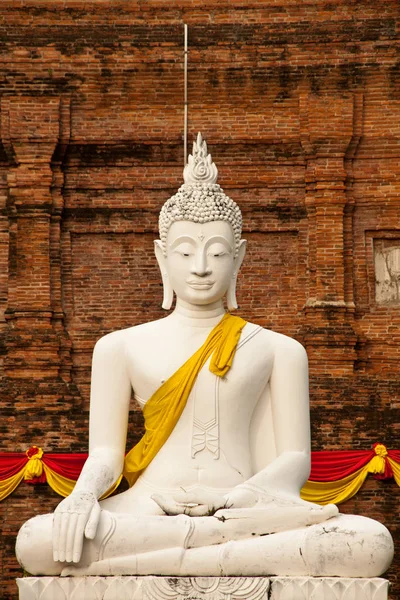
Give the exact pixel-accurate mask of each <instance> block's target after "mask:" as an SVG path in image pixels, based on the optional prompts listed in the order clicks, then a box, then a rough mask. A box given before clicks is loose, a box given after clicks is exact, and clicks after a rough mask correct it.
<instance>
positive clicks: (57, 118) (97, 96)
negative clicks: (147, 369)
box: [0, 0, 400, 600]
mask: <svg viewBox="0 0 400 600" xmlns="http://www.w3.org/2000/svg"><path fill="white" fill-rule="evenodd" d="M399 16H400V9H399V5H398V2H397V1H395V0H386V1H385V2H384V3H378V2H373V1H370V0H360V1H357V2H354V1H352V0H331V1H329V2H328V1H325V0H311V1H310V2H290V1H289V0H269V1H264V0H259V1H254V2H249V1H248V0H242V1H236V0H235V1H232V2H228V1H226V0H219V1H218V2H217V1H216V0H208V1H206V2H201V3H199V2H188V1H187V0H185V1H184V0H180V1H178V2H164V1H163V0H159V1H155V0H148V1H147V2H118V1H114V2H111V1H110V0H107V1H106V0H98V1H83V0H82V1H81V0H63V1H62V2H61V0H60V1H58V0H52V1H50V0H49V1H47V2H44V1H39V0H34V1H25V0H22V1H20V2H18V3H16V2H11V1H9V0H3V1H2V2H1V3H0V19H1V25H0V81H1V87H0V90H1V104H0V121H1V126H0V137H1V145H0V366H1V368H2V373H3V377H2V381H1V384H0V386H1V390H0V392H1V393H0V406H1V420H0V431H1V433H2V449H3V450H6V451H15V450H17V451H23V450H25V449H26V448H27V447H29V446H30V445H32V444H37V445H40V446H42V447H43V449H44V450H45V451H46V450H47V451H51V450H52V451H56V450H60V451H85V449H86V444H87V433H86V430H87V400H88V388H89V377H90V360H91V352H92V348H93V344H94V342H95V340H96V339H97V338H98V337H100V336H101V335H102V334H104V333H106V332H108V331H111V330H113V329H118V328H122V327H127V326H130V325H134V324H137V323H140V322H141V321H144V320H150V319H154V318H157V317H160V316H161V313H162V311H161V309H160V302H161V286H160V280H159V276H158V273H157V269H156V265H155V261H154V260H153V258H152V240H153V239H154V237H155V235H156V224H157V213H158V210H159V208H160V206H161V205H162V203H163V202H164V201H165V200H166V198H168V197H169V196H170V195H171V194H172V193H173V191H174V190H176V189H177V187H178V186H179V185H180V184H181V181H182V166H183V165H182V162H183V158H182V154H183V151H182V149H183V144H182V129H183V125H182V123H183V118H182V117H183V106H182V100H183V47H182V46H183V22H186V23H188V24H189V44H190V54H189V130H190V131H189V137H190V139H192V138H193V137H194V136H195V134H196V133H197V131H198V130H200V131H202V133H203V134H204V136H205V137H206V139H207V141H208V143H209V146H210V148H211V151H212V155H213V158H214V160H215V162H216V163H217V165H218V168H219V171H220V183H221V185H222V186H223V187H224V188H225V189H226V191H227V192H228V193H229V194H230V195H231V196H232V197H233V198H234V199H235V200H237V201H238V202H239V204H240V205H241V207H242V209H243V213H244V235H245V237H246V238H247V239H248V240H249V251H248V257H247V262H246V263H245V265H244V267H243V272H242V275H241V278H240V281H239V294H238V295H239V302H240V305H241V314H242V315H243V316H245V317H246V318H249V319H253V320H254V321H257V322H259V323H260V324H262V325H265V326H267V327H271V328H274V329H276V330H277V331H281V332H283V333H287V334H289V335H292V336H294V337H296V338H297V339H299V340H300V341H302V342H303V343H304V344H305V345H306V346H307V350H308V353H309V357H310V372H311V400H312V418H313V445H314V448H315V449H322V448H327V449H329V448H330V449H351V448H363V449H367V448H370V447H371V445H372V444H373V443H374V442H376V441H382V442H384V443H386V444H387V445H388V446H389V447H394V448H398V447H399V441H398V440H399V436H398V430H399V427H400V420H399V409H400V398H399V384H398V375H397V371H398V360H399V357H400V345H399V324H400V298H399V297H398V296H396V293H397V292H396V283H395V281H396V277H397V275H396V273H397V271H396V264H397V263H396V260H397V259H396V256H397V254H396V252H397V250H396V248H400V216H399V215H400V210H399V209H400V184H399V183H398V175H399V174H400V167H399V160H398V159H399V153H400V80H399V74H400V67H399V65H400V52H399V34H398V28H399ZM390 248H394V250H393V252H394V254H392V255H391V256H392V258H391V259H390V260H391V261H392V262H391V263H390V264H389V263H387V264H388V265H389V266H388V267H387V269H389V267H390V269H389V270H390V273H389V270H388V271H387V273H386V271H385V272H384V276H383V281H382V282H381V283H379V285H381V288H382V289H383V290H385V289H387V286H388V285H389V287H390V291H391V294H392V296H391V300H390V301H388V302H387V303H381V302H380V301H379V302H377V301H376V295H375V294H376V290H375V287H376V285H378V284H376V283H375V281H376V280H379V277H381V275H379V277H378V275H377V272H376V268H375V261H376V260H378V259H379V260H383V258H382V257H384V259H385V260H389V259H388V254H387V251H388V249H390ZM377 253H378V254H379V253H380V254H379V256H380V257H381V259H380V258H379V256H378V258H376V256H377ZM393 257H394V258H393ZM379 264H381V263H379ZM382 264H383V263H382ZM382 268H383V269H384V268H386V267H384V266H383V267H381V269H382ZM397 268H398V267H397ZM385 273H386V274H385ZM389 275H390V277H392V279H391V280H390V281H389V280H388V281H389V284H388V283H385V277H386V278H387V277H389ZM385 286H386V288H385ZM396 298H397V299H396ZM397 300H398V301H397ZM130 427H131V430H130V441H131V442H132V441H133V440H135V439H137V437H138V435H139V431H140V417H139V415H138V413H137V411H135V409H134V408H133V412H132V419H131V425H130ZM398 497H399V488H398V487H397V486H396V485H395V483H394V482H393V481H390V482H376V481H374V480H372V479H370V480H369V481H368V483H367V484H366V485H365V487H364V489H363V490H362V491H361V492H360V493H359V495H358V496H357V497H356V498H354V499H353V500H352V501H350V502H349V503H348V504H347V505H346V506H344V507H343V510H344V511H346V512H351V511H355V512H359V513H361V514H365V515H370V516H372V517H376V518H378V519H379V520H381V521H382V522H384V523H385V524H387V525H388V526H389V527H390V528H391V530H392V532H393V534H394V536H395V538H397V539H398V535H399V531H400V522H399V517H398V514H399V511H398V502H397V500H398ZM58 500H59V499H58V498H57V497H56V496H55V494H54V493H53V492H52V491H51V490H50V489H49V488H48V487H47V486H36V487H33V486H27V485H21V486H20V487H19V488H18V490H17V491H16V492H14V494H13V495H12V496H10V497H9V498H8V499H7V500H5V501H4V502H3V503H2V504H1V505H0V519H1V531H2V533H1V536H0V558H1V561H0V563H1V567H0V569H1V576H2V581H3V583H2V588H1V592H0V598H2V599H3V600H4V599H7V600H8V599H11V598H12V599H14V598H16V588H15V584H14V581H13V579H14V577H15V576H17V575H19V574H20V570H19V568H18V565H17V563H16V561H15V558H14V555H13V544H14V538H15V534H16V532H17V530H18V527H19V526H20V524H21V523H22V522H23V521H25V520H26V519H27V518H28V517H29V516H32V515H33V514H37V513H41V512H43V511H49V510H51V509H53V508H54V506H55V505H56V504H57V502H58ZM399 565H400V562H399V558H397V559H396V561H395V563H394V565H393V567H392V569H391V571H390V573H389V577H390V578H391V580H392V581H393V582H394V588H393V599H395V598H396V597H397V596H396V594H397V595H399V594H400V582H398V577H399V572H400V571H399V569H400V566H399ZM396 590H397V592H396Z"/></svg>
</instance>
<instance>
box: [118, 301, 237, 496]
mask: <svg viewBox="0 0 400 600" xmlns="http://www.w3.org/2000/svg"><path fill="white" fill-rule="evenodd" d="M245 325H246V321H244V320H243V319H241V318H240V317H234V316H233V315H230V314H229V313H228V314H226V315H224V317H223V318H222V319H221V321H220V322H219V323H218V325H217V326H216V327H214V329H213V330H212V331H211V333H210V334H209V336H208V338H207V339H206V341H205V343H204V344H203V345H202V346H201V348H199V349H198V350H197V352H195V353H194V354H193V356H191V357H190V358H189V360H187V361H186V362H185V363H184V364H183V365H182V366H181V367H180V368H179V369H178V370H177V371H176V372H175V373H174V374H173V375H172V376H171V377H170V378H169V379H167V381H166V382H165V383H163V385H162V386H161V387H160V388H158V390H157V391H156V392H155V393H154V394H153V395H152V397H151V398H150V399H149V400H148V401H147V402H146V404H145V406H144V408H143V416H144V420H145V434H144V436H143V437H142V439H141V440H140V441H139V442H138V443H137V444H136V446H134V447H133V448H132V450H130V452H128V454H127V455H126V457H125V467H124V477H125V478H126V479H127V480H128V483H129V485H130V486H132V485H133V484H134V483H135V481H136V479H137V478H138V477H139V475H140V473H141V471H143V469H145V468H146V467H147V466H148V465H149V464H150V462H151V461H152V460H153V458H154V457H155V456H156V455H157V453H158V451H159V450H160V449H161V448H162V446H163V445H164V444H165V442H166V441H167V439H168V438H169V436H170V435H171V433H172V431H173V429H174V427H175V425H176V424H177V422H178V420H179V418H180V416H181V414H182V412H183V409H184V408H185V406H186V402H187V399H188V397H189V394H190V392H191V390H192V387H193V385H194V382H195V381H196V377H197V375H198V374H199V372H200V370H201V369H202V368H203V367H204V365H205V363H206V362H207V360H208V359H209V357H210V356H211V355H212V358H211V362H210V371H211V372H212V373H214V374H215V375H217V376H218V377H224V376H225V375H226V373H227V372H228V371H229V369H230V367H231V365H232V361H233V358H234V356H235V352H236V347H237V344H238V341H239V338H240V334H241V331H242V329H243V327H244V326H245Z"/></svg>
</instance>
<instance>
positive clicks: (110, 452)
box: [53, 332, 131, 562]
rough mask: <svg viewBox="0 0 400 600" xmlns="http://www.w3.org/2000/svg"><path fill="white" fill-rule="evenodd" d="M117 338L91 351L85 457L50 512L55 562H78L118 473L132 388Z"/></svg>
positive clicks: (113, 336) (109, 338)
mask: <svg viewBox="0 0 400 600" xmlns="http://www.w3.org/2000/svg"><path fill="white" fill-rule="evenodd" d="M121 334H122V332H115V333H112V334H110V335H107V336H105V337H104V338H101V339H100V340H99V341H98V342H97V344H96V346H95V349H94V353H93V363H92V381H91V393H90V426H89V457H88V459H87V461H86V463H85V465H84V467H83V469H82V472H81V474H80V476H79V479H78V481H77V483H76V486H75V488H74V491H73V492H72V494H71V495H70V496H68V497H67V498H65V500H63V501H62V502H61V503H60V504H59V505H58V507H57V508H56V510H55V515H54V527H53V551H54V559H55V560H60V561H63V560H67V561H73V562H78V561H79V560H80V557H81V553H82V544H83V538H84V536H86V537H87V538H89V539H93V538H94V536H95V535H96V530H97V525H98V521H99V518H100V507H99V504H98V498H100V497H101V496H102V495H103V494H104V493H105V492H106V491H107V490H108V489H109V488H110V487H111V486H112V485H113V483H115V481H116V480H117V479H118V477H119V476H120V474H121V472H122V468H123V461H124V453H125V444H126V433H127V425H128V414H129V401H130V396H131V385H130V381H129V377H128V375H127V370H126V360H125V351H124V344H123V339H122V336H121Z"/></svg>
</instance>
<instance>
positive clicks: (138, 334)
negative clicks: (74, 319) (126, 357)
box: [95, 319, 164, 352]
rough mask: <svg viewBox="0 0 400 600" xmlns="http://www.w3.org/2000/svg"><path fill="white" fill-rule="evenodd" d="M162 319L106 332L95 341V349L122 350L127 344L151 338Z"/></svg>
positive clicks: (142, 341) (157, 329)
mask: <svg viewBox="0 0 400 600" xmlns="http://www.w3.org/2000/svg"><path fill="white" fill-rule="evenodd" d="M162 321H164V319H158V320H157V321H149V322H148V323H141V324H140V325H134V326H132V327H128V328H126V329H119V330H117V331H112V332H111V333H107V334H106V335H103V337H101V338H100V339H99V340H98V341H97V342H96V345H95V351H105V352H107V351H108V350H114V351H115V350H117V349H121V350H123V349H124V348H125V346H126V345H127V344H131V343H144V342H145V341H146V340H148V339H149V338H152V337H153V336H154V334H157V332H158V331H159V329H160V325H161V323H162Z"/></svg>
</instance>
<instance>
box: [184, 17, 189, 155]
mask: <svg viewBox="0 0 400 600" xmlns="http://www.w3.org/2000/svg"><path fill="white" fill-rule="evenodd" d="M183 27H184V40H185V52H184V113H183V167H185V166H186V163H187V135H188V93H187V84H188V73H187V71H188V26H187V25H186V23H184V25H183Z"/></svg>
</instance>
